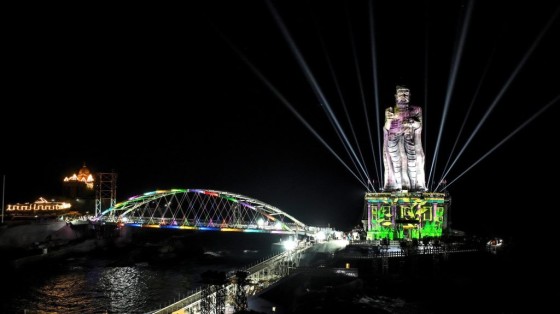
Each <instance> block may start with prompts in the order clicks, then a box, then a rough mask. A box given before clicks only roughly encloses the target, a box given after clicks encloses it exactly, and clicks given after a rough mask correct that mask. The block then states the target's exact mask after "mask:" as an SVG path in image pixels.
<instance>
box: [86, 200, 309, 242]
mask: <svg viewBox="0 0 560 314" xmlns="http://www.w3.org/2000/svg"><path fill="white" fill-rule="evenodd" d="M96 219H97V220H98V221H105V222H116V223H120V224H126V225H131V226H137V227H155V228H172V229H190V230H215V231H243V232H269V233H299V232H305V230H306V229H307V228H308V227H307V226H306V225H305V224H304V223H302V222H301V221H299V220H297V219H296V218H294V217H293V216H291V215H289V214H287V213H285V212H283V211H282V210H280V209H278V208H276V207H274V206H271V205H269V204H266V203H263V202H261V201H259V200H256V199H253V198H250V197H247V196H244V195H240V194H235V193H230V192H223V191H216V190H204V189H171V190H158V191H153V192H147V193H144V194H142V195H138V196H133V197H131V198H129V199H128V200H126V201H124V202H120V203H117V204H115V206H113V207H111V208H109V209H107V210H105V211H103V212H102V213H101V214H99V216H97V217H96Z"/></svg>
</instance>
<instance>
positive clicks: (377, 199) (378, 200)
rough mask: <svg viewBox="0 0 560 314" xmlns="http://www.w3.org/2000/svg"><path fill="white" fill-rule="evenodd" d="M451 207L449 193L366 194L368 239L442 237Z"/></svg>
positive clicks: (405, 192) (402, 192) (400, 192)
mask: <svg viewBox="0 0 560 314" xmlns="http://www.w3.org/2000/svg"><path fill="white" fill-rule="evenodd" d="M448 204H449V195H448V194H446V193H434V192H407V191H399V192H391V193H366V196H365V205H366V209H367V215H368V216H367V217H366V219H367V220H366V221H367V226H366V230H367V240H379V239H389V240H399V239H422V238H426V237H431V238H437V237H441V235H442V233H443V230H444V228H445V226H446V224H447V219H446V216H447V207H448Z"/></svg>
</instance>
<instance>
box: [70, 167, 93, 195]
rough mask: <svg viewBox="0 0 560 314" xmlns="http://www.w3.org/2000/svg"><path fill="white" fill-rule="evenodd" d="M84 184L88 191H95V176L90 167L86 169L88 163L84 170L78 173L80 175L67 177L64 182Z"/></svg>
mask: <svg viewBox="0 0 560 314" xmlns="http://www.w3.org/2000/svg"><path fill="white" fill-rule="evenodd" d="M73 181H74V182H82V183H84V184H85V185H86V188H87V189H90V190H93V182H94V179H93V175H92V174H91V171H89V169H88V167H86V163H85V162H84V165H83V166H82V169H80V171H78V174H77V175H76V174H75V173H74V174H73V175H72V176H71V177H65V178H64V182H73Z"/></svg>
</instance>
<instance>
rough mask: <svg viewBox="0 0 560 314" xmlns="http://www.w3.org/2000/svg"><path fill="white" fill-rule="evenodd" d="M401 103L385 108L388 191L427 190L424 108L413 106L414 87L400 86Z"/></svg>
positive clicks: (385, 162)
mask: <svg viewBox="0 0 560 314" xmlns="http://www.w3.org/2000/svg"><path fill="white" fill-rule="evenodd" d="M395 99H396V102H397V104H396V105H395V106H394V107H389V108H387V109H385V124H384V126H383V163H384V165H385V182H384V183H385V184H384V190H385V191H396V190H410V191H425V190H426V179H425V173H424V150H423V149H422V108H420V107H418V106H411V105H409V101H410V90H409V89H408V88H406V87H404V86H397V94H396V95H395Z"/></svg>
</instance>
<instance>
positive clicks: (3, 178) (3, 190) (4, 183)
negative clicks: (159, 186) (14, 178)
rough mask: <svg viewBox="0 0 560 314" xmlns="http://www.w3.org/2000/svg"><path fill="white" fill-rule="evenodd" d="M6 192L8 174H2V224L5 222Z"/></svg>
mask: <svg viewBox="0 0 560 314" xmlns="http://www.w3.org/2000/svg"><path fill="white" fill-rule="evenodd" d="M4 192H6V175H3V176H2V224H4Z"/></svg>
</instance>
